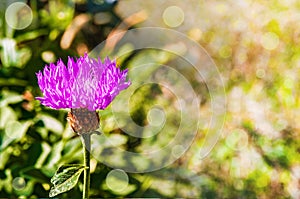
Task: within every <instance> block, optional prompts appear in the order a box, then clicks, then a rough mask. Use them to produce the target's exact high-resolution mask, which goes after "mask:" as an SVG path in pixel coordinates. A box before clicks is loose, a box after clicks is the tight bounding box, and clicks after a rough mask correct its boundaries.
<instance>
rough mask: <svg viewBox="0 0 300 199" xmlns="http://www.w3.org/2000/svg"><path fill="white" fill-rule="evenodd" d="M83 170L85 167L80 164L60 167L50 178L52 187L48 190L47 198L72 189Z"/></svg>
mask: <svg viewBox="0 0 300 199" xmlns="http://www.w3.org/2000/svg"><path fill="white" fill-rule="evenodd" d="M84 169H86V167H85V166H84V165H81V164H72V165H63V166H61V167H60V168H59V169H58V170H57V171H56V173H55V175H54V176H53V177H52V178H51V183H52V184H53V187H51V189H50V193H49V197H54V196H56V195H58V194H61V193H63V192H66V191H69V190H70V189H72V188H73V187H74V186H75V185H76V184H77V182H78V179H79V176H80V174H81V173H82V171H83V170H84Z"/></svg>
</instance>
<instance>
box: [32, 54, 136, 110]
mask: <svg viewBox="0 0 300 199" xmlns="http://www.w3.org/2000/svg"><path fill="white" fill-rule="evenodd" d="M127 72H128V71H127V70H123V71H122V70H120V68H118V67H117V66H116V62H115V61H111V60H109V58H106V59H105V60H104V62H101V60H100V58H98V60H96V59H92V58H89V57H88V55H87V54H85V55H84V56H83V57H79V58H78V59H77V60H74V59H73V58H71V57H69V58H68V66H67V67H66V66H65V64H64V63H63V62H62V60H58V62H57V63H56V65H55V64H54V63H51V64H50V65H46V66H45V68H44V71H43V72H42V71H39V72H38V73H37V74H36V76H37V79H38V84H39V87H40V89H41V91H42V93H43V95H44V96H43V97H37V98H36V99H38V100H40V101H41V103H42V104H43V105H45V106H48V107H50V108H54V109H60V108H73V109H75V108H86V109H88V110H89V111H95V110H97V109H105V108H106V107H107V106H108V105H109V104H110V103H111V102H112V100H113V99H114V98H115V97H116V96H117V95H118V94H119V92H120V91H122V90H124V89H126V88H127V87H128V86H129V85H130V81H127V80H126V77H127Z"/></svg>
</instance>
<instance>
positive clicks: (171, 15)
mask: <svg viewBox="0 0 300 199" xmlns="http://www.w3.org/2000/svg"><path fill="white" fill-rule="evenodd" d="M162 17H163V21H164V23H165V24H166V25H167V26H169V27H172V28H176V27H178V26H180V25H181V24H182V23H183V21H184V12H183V10H182V9H181V8H180V7H178V6H170V7H168V8H166V9H165V11H164V13H163V16H162Z"/></svg>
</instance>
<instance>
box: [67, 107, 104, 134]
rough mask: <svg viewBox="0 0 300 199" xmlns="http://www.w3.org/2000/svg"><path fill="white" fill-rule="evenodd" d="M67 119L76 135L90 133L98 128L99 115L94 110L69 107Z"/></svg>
mask: <svg viewBox="0 0 300 199" xmlns="http://www.w3.org/2000/svg"><path fill="white" fill-rule="evenodd" d="M67 120H68V121H69V122H70V125H71V127H72V129H73V130H74V132H76V133H77V134H78V135H82V134H87V133H92V132H94V131H95V130H97V129H98V128H99V116H98V114H97V112H96V111H89V110H88V109H85V108H78V109H71V112H69V113H68V117H67Z"/></svg>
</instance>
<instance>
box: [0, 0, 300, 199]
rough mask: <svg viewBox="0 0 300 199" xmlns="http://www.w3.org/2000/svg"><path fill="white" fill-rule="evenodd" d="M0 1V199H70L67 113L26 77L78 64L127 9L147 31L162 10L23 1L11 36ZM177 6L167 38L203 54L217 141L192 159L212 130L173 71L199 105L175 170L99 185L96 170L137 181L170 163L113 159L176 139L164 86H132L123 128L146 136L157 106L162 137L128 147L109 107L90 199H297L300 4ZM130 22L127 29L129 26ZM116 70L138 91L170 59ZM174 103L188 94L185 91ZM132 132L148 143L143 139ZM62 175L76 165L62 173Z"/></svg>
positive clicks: (151, 5)
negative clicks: (216, 114) (56, 65)
mask: <svg viewBox="0 0 300 199" xmlns="http://www.w3.org/2000/svg"><path fill="white" fill-rule="evenodd" d="M8 2H9V1H1V3H0V15H1V17H0V20H1V23H0V59H1V62H0V88H1V90H0V198H44V197H48V195H49V193H50V196H56V195H57V194H60V195H58V197H61V198H80V197H81V189H82V177H81V176H80V174H81V172H82V171H83V170H84V167H82V166H80V164H82V148H81V147H82V146H81V142H80V139H79V138H78V137H77V135H76V134H74V133H73V132H72V130H71V128H70V127H69V125H68V124H67V121H66V117H67V111H68V110H51V109H48V108H46V107H44V106H41V105H40V104H39V102H38V101H36V100H35V99H34V97H36V96H40V95H41V93H40V91H39V88H38V86H37V79H36V77H35V73H36V72H37V71H38V70H41V69H42V68H43V66H44V65H45V64H48V63H49V62H51V61H53V60H54V61H55V60H56V59H57V58H62V59H63V60H64V61H66V60H67V56H69V55H76V56H77V55H78V54H80V53H82V49H89V50H91V49H93V47H95V45H97V44H99V43H100V42H102V41H103V40H104V39H106V37H107V35H108V34H109V33H111V31H112V29H113V28H115V27H117V26H118V22H119V21H118V20H116V19H119V18H122V19H125V17H123V16H130V15H131V14H132V12H133V10H134V9H136V10H146V13H148V16H147V17H148V18H147V20H146V21H145V22H144V23H141V24H137V25H136V26H137V27H143V26H148V25H149V26H153V23H154V22H155V23H156V22H157V24H158V26H164V22H163V19H162V18H161V14H160V13H163V11H164V9H165V8H166V7H165V6H167V5H165V4H163V5H162V4H160V5H161V6H159V7H158V6H157V4H158V3H161V2H159V1H120V2H119V4H118V5H116V6H118V7H114V6H115V5H110V7H109V9H108V8H106V7H101V5H102V4H101V2H102V3H103V2H104V1H97V2H98V4H97V5H94V4H92V5H93V8H90V7H89V6H86V4H84V3H87V2H88V1H76V2H77V5H76V6H75V5H74V3H72V2H73V1H59V0H52V1H34V0H30V1H28V2H29V4H30V7H31V9H32V12H33V16H34V19H33V22H32V24H31V25H30V26H29V27H27V28H26V29H23V30H14V29H12V28H10V27H9V26H8V25H7V24H6V23H5V21H4V19H5V9H6V7H7V6H8ZM105 2H106V1H105ZM180 2H181V3H180ZM249 2H251V3H249ZM82 3H83V4H82ZM106 3H107V2H106ZM177 3H178V6H179V7H180V8H182V9H183V10H184V12H185V21H184V23H183V25H182V26H181V27H178V29H176V30H179V31H181V32H183V33H185V34H186V35H188V36H189V37H190V38H191V39H193V40H195V41H196V42H198V43H199V44H201V45H202V46H203V47H204V48H205V49H206V50H207V51H208V53H209V54H210V55H211V57H212V58H213V60H214V61H215V62H216V64H217V66H218V69H219V70H220V73H221V76H222V77H223V79H224V84H225V88H226V94H227V99H226V102H227V117H226V122H225V125H224V129H223V133H222V136H221V137H220V139H219V141H218V143H217V144H216V145H215V147H214V148H213V150H212V151H211V152H210V153H209V155H208V156H207V157H205V158H204V159H201V157H200V156H199V154H200V152H201V148H202V145H203V143H204V142H205V139H206V136H207V135H206V134H207V130H208V128H209V125H208V124H210V121H211V118H210V116H211V109H210V105H211V104H210V102H211V98H210V97H211V96H210V94H209V91H208V90H207V87H206V85H205V82H203V81H202V79H201V78H199V77H197V75H196V72H195V71H194V70H191V69H190V68H189V67H188V66H186V65H185V64H184V63H182V66H180V67H178V68H176V70H177V71H179V73H181V74H182V75H184V76H185V77H186V78H187V79H188V80H189V83H190V84H191V85H192V86H193V89H195V90H196V91H197V92H198V94H199V96H201V108H200V109H201V115H202V120H201V121H200V122H199V131H198V134H197V136H196V137H195V139H194V142H193V144H192V145H191V146H190V147H189V149H188V151H187V152H185V153H184V155H183V156H181V157H180V158H179V159H178V160H177V161H176V162H174V163H172V164H171V165H169V166H167V167H165V168H162V169H161V170H158V171H153V172H149V173H128V174H127V175H128V179H123V177H122V176H118V175H116V176H114V177H113V178H109V179H108V178H107V176H108V175H109V173H110V172H111V171H112V168H111V167H109V166H106V165H104V164H103V163H102V162H103V161H109V162H112V163H113V164H114V165H115V166H120V167H122V166H124V165H131V166H132V167H134V168H136V170H137V171H139V170H143V169H147V168H150V167H151V166H153V165H159V164H160V163H161V162H163V161H166V160H165V159H164V158H161V157H168V156H170V154H168V153H166V154H163V153H162V154H161V157H157V158H156V159H155V160H154V161H150V160H145V159H143V158H141V157H139V156H136V157H133V158H128V159H126V158H125V157H124V156H122V154H121V153H118V150H116V148H117V149H119V150H126V151H129V152H136V153H139V152H145V151H146V152H147V150H148V151H151V150H155V149H157V148H162V147H166V146H168V144H169V143H170V141H172V139H173V138H174V137H175V136H176V133H177V130H178V126H179V125H178V124H179V123H180V117H181V115H180V113H178V109H177V106H176V105H177V100H176V96H175V95H174V94H172V93H171V92H168V90H167V89H165V88H164V87H163V86H162V85H155V84H147V85H143V86H141V87H139V88H138V89H137V90H136V91H135V92H134V93H133V94H132V96H131V97H130V99H124V100H125V101H127V100H129V102H130V103H129V112H130V116H131V118H132V120H133V121H134V122H135V123H136V124H137V125H139V126H146V125H148V124H149V121H150V120H149V115H148V114H149V110H151V108H153V107H160V108H161V109H163V110H164V113H165V115H166V118H167V120H166V121H165V125H164V128H163V129H158V131H159V132H160V133H157V134H155V135H154V136H150V137H148V138H145V139H141V138H137V137H135V136H133V135H128V134H126V133H125V132H123V130H122V128H123V127H125V126H126V127H128V128H130V129H131V130H132V129H133V130H134V129H135V128H134V126H130V125H129V124H128V123H127V122H126V120H120V121H118V122H119V123H118V124H117V123H116V121H115V120H114V117H115V116H114V115H113V114H114V113H113V111H112V110H111V108H110V107H109V108H108V109H106V110H103V111H100V113H99V115H100V116H101V117H100V118H101V125H100V127H101V128H100V130H101V132H102V134H101V135H93V144H94V145H96V146H97V147H93V146H92V150H93V154H94V155H95V157H92V160H91V197H95V198H115V197H119V198H123V197H126V198H131V197H132V198H141V197H145V198H147V197H149V198H175V197H176V198H297V197H298V196H299V194H298V195H297V193H299V190H298V189H299V188H298V183H299V175H298V173H299V165H300V155H299V151H300V148H299V147H300V137H299V129H300V128H299V110H300V97H299V96H300V84H299V77H300V71H299V63H300V62H299V60H300V48H299V46H300V45H299V44H300V40H299V32H300V29H299V26H298V25H297V19H298V18H297V16H298V13H299V9H300V4H299V2H298V1H291V2H289V1H277V0H276V1H275V0H272V1H268V2H263V1H255V2H254V1H244V4H245V5H246V7H243V5H244V4H243V3H238V2H229V1H215V0H213V1H209V2H208V1H207V2H206V1H201V3H200V4H199V1H196V0H195V1H191V3H190V4H189V5H187V4H186V2H185V1H178V2H177ZM89 5H90V4H89ZM105 5H106V4H105ZM97 6H98V7H97ZM106 6H107V5H106ZM114 8H117V9H114ZM90 9H91V10H93V12H90V11H91V10H90ZM97 10H99V13H98V14H100V15H97V16H98V17H99V16H100V19H102V18H101V17H103V16H107V15H109V16H111V18H109V19H111V20H110V21H108V22H107V23H105V24H97V23H96V21H97V20H96V14H97V13H95V12H96V11H97ZM248 11H249V12H248ZM157 13H159V14H157ZM245 13H246V14H245ZM80 14H83V15H85V16H88V18H89V21H88V22H87V23H86V24H85V25H84V26H82V27H81V28H80V29H79V30H78V32H75V33H74V32H73V33H74V38H73V40H72V41H71V45H70V48H69V49H62V47H61V39H62V36H63V34H65V32H66V30H67V28H70V27H74V26H70V24H72V23H73V22H74V18H75V17H76V16H78V15H80ZM120 16H122V17H120ZM98 21H99V20H98ZM100 21H101V20H100ZM128 22H131V21H130V20H129V19H127V20H126V24H127V23H128ZM157 24H154V25H157ZM73 25H74V23H73ZM123 25H124V24H123ZM122 27H123V26H122ZM166 27H167V26H166ZM167 28H169V27H167ZM69 30H73V29H72V28H70V29H69ZM177 42H178V41H174V44H177ZM175 46H176V45H175ZM274 46H275V47H274ZM132 48H133V47H132V46H130V44H125V45H124V46H122V47H121V48H120V51H119V52H117V53H119V54H120V55H123V52H126V51H128V50H130V49H132ZM117 61H118V63H119V64H120V65H121V66H122V67H124V68H131V67H132V66H141V65H143V64H144V65H143V67H144V68H142V69H143V72H140V71H138V70H137V71H131V72H132V75H133V76H135V77H137V78H136V81H140V82H142V81H143V80H144V79H146V78H147V77H149V76H150V75H151V74H152V73H153V72H154V71H155V70H156V69H157V68H158V67H159V65H170V66H172V65H173V63H174V62H176V61H178V60H176V56H174V55H173V54H171V53H167V52H161V51H159V50H155V49H143V50H139V51H137V52H134V53H132V54H130V53H129V54H126V55H123V56H122V57H120V59H118V60H117ZM153 63H155V64H153ZM147 66H148V67H147ZM133 83H136V82H133ZM129 89H130V87H129ZM182 92H183V94H184V95H188V94H189V93H187V91H185V90H184V89H183V90H182ZM124 104H125V103H124ZM191 114H192V113H191ZM153 119H157V118H153ZM132 132H133V131H132ZM134 133H138V134H139V135H144V136H146V135H151V133H153V132H149V131H147V130H144V131H141V132H134ZM182 142H184V139H182ZM70 164H71V165H77V166H71V167H69V166H61V165H70ZM60 166H61V167H60ZM58 168H59V169H58ZM52 176H54V177H53V178H52V179H51V177H52ZM126 180H128V181H126ZM126 182H127V183H128V184H126ZM51 183H52V184H53V185H54V186H53V185H52V184H51ZM76 183H77V185H76ZM109 185H110V186H109ZM126 185H127V186H126ZM112 187H113V189H112ZM122 187H125V188H124V189H122Z"/></svg>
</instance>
